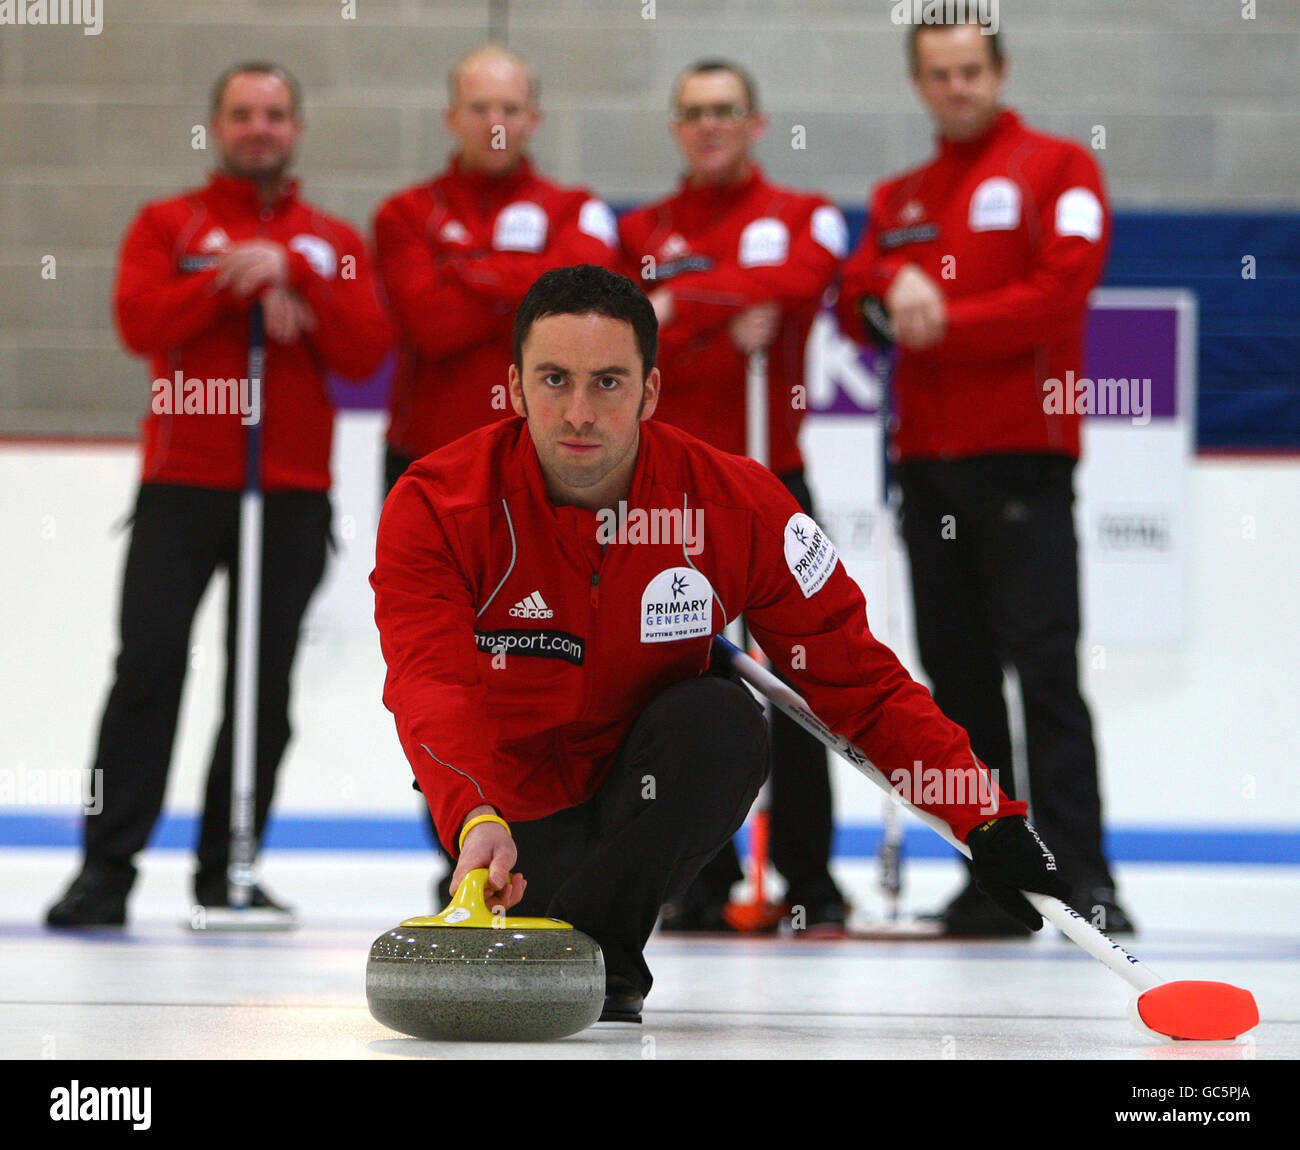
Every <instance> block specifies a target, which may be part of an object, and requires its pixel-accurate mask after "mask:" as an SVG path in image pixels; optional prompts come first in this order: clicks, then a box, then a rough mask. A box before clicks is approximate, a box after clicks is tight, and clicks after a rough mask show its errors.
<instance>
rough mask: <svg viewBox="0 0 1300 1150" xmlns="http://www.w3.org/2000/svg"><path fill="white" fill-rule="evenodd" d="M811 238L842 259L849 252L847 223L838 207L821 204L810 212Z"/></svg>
mask: <svg viewBox="0 0 1300 1150" xmlns="http://www.w3.org/2000/svg"><path fill="white" fill-rule="evenodd" d="M812 238H813V239H815V240H816V241H817V242H818V243H819V244H821V246H822V247H824V248H825V249H826V250H827V251H828V252H830V253H831V255H833V256H834V257H835V258H836V259H839V260H842V259H843V258H844V257H845V256H847V255H848V254H849V225H848V224H846V223H845V222H844V213H843V212H841V211H840V209H839V208H833V207H831V206H830V205H829V204H823V205H822V206H821V207H820V208H818V209H817V210H816V211H814V212H813V214H812Z"/></svg>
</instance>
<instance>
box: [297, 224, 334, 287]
mask: <svg viewBox="0 0 1300 1150" xmlns="http://www.w3.org/2000/svg"><path fill="white" fill-rule="evenodd" d="M289 250H290V251H291V252H298V253H299V254H300V255H301V256H302V258H303V259H305V260H306V261H307V262H308V263H309V264H311V270H312V271H314V272H315V273H316V274H317V275H318V276H320V278H321V279H323V280H332V279H333V278H334V274H335V273H336V272H337V271H338V268H339V255H338V252H336V251H335V250H334V245H333V244H331V243H330V242H329V241H328V240H323V239H321V238H320V236H313V235H309V234H307V233H303V234H302V235H297V236H294V237H293V239H291V240H290V241H289Z"/></svg>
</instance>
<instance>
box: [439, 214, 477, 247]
mask: <svg viewBox="0 0 1300 1150" xmlns="http://www.w3.org/2000/svg"><path fill="white" fill-rule="evenodd" d="M438 238H439V239H440V240H442V242H443V243H445V244H467V243H469V241H470V234H469V229H468V228H467V227H466V226H465V225H464V224H462V223H461V222H460V220H448V221H447V222H446V223H445V224H443V225H442V230H441V231H440V232H439V233H438Z"/></svg>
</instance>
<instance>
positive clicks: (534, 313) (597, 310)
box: [514, 264, 659, 376]
mask: <svg viewBox="0 0 1300 1150" xmlns="http://www.w3.org/2000/svg"><path fill="white" fill-rule="evenodd" d="M548 315H604V316H608V317H609V318H610V319H617V320H622V321H623V322H624V323H630V324H631V325H632V332H633V334H634V335H635V336H636V345H637V348H638V349H639V350H640V352H641V372H642V375H644V376H648V375H649V374H650V372H651V371H652V370H653V368H654V365H655V352H656V351H657V349H658V345H659V321H658V320H657V319H655V309H654V308H653V307H651V306H650V301H649V300H648V299H647V298H646V295H645V293H644V292H643V291H642V290H641V289H640V288H639V287H637V286H636V284H634V283H633V282H632V281H631V280H630V279H628V278H627V277H626V276H621V275H619V274H618V273H617V272H612V271H609V270H608V269H607V268H601V267H596V265H595V264H579V265H578V266H577V267H571V268H552V269H551V270H550V271H548V272H544V273H543V274H542V275H541V276H540V277H539V278H538V280H537V281H536V282H535V283H534V284H533V286H532V287H530V288H529V289H528V294H527V295H526V296H524V302H523V303H521V304H520V305H519V310H518V311H516V312H515V331H514V351H515V367H517V368H518V369H519V371H520V372H521V373H522V372H523V370H524V340H526V339H527V338H528V333H529V332H530V331H532V328H533V322H534V321H535V320H539V319H542V318H544V317H545V316H548Z"/></svg>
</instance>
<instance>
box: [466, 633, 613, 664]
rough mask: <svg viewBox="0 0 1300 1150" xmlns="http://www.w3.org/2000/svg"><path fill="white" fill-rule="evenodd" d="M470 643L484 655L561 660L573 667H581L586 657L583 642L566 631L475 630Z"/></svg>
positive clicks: (584, 641)
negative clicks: (525, 656)
mask: <svg viewBox="0 0 1300 1150" xmlns="http://www.w3.org/2000/svg"><path fill="white" fill-rule="evenodd" d="M474 642H475V643H477V644H478V649H479V650H480V651H482V652H483V653H484V654H486V655H505V656H507V657H508V656H510V655H527V656H530V657H531V658H534V659H563V660H564V662H566V663H572V664H573V665H574V666H575V667H581V666H582V660H583V659H584V658H586V655H587V641H586V640H585V639H584V638H582V636H581V635H571V634H569V632H568V631H529V630H524V629H523V628H522V627H507V628H505V629H504V630H501V631H475V632H474Z"/></svg>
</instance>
